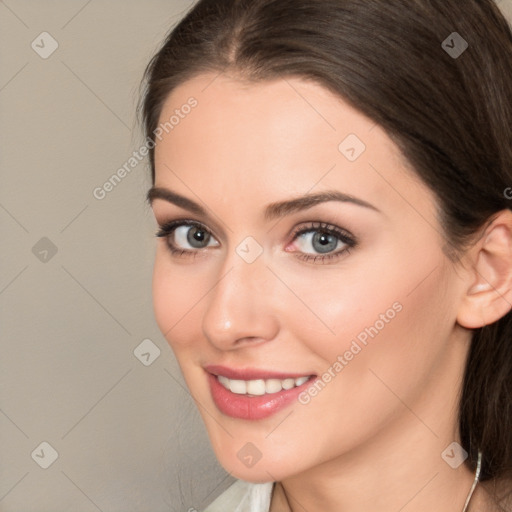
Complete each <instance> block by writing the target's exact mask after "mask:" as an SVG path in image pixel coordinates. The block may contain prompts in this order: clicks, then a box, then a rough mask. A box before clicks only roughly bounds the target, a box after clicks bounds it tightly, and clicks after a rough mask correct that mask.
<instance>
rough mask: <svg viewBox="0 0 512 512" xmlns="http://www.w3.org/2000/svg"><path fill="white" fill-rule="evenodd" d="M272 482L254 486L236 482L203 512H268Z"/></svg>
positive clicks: (242, 481) (248, 483) (239, 481)
mask: <svg viewBox="0 0 512 512" xmlns="http://www.w3.org/2000/svg"><path fill="white" fill-rule="evenodd" d="M273 487H274V482H267V483H263V484H254V483H250V482H245V481H244V480H237V481H236V482H235V483H234V484H233V485H232V486H231V487H229V488H228V489H227V490H226V491H224V492H223V493H222V494H221V495H220V496H219V497H218V498H217V499H216V500H215V501H214V502H213V503H211V504H210V505H208V507H207V508H206V509H205V510H204V512H268V511H269V509H270V498H271V496H272V488H273Z"/></svg>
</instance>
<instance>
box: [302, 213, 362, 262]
mask: <svg viewBox="0 0 512 512" xmlns="http://www.w3.org/2000/svg"><path fill="white" fill-rule="evenodd" d="M294 240H297V242H296V245H297V246H298V248H299V252H298V254H297V257H298V258H300V259H302V260H305V261H311V260H313V261H321V262H325V261H327V260H329V259H332V258H337V257H339V256H341V255H342V254H344V253H345V252H348V251H349V250H350V249H352V248H353V247H355V246H356V240H355V239H354V237H353V236H352V235H351V234H350V233H348V232H347V231H345V230H342V229H340V228H338V227H336V226H331V225H329V224H325V223H323V222H318V223H312V225H311V226H309V227H307V228H303V229H300V230H299V231H297V232H296V233H295V238H294Z"/></svg>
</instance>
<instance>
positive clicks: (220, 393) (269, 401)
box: [207, 366, 314, 420]
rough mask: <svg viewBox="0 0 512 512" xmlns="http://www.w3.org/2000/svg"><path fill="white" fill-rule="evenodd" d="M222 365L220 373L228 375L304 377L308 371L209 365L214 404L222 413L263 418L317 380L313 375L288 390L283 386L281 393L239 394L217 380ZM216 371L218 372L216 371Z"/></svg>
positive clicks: (253, 377)
mask: <svg viewBox="0 0 512 512" xmlns="http://www.w3.org/2000/svg"><path fill="white" fill-rule="evenodd" d="M219 368H222V370H219V372H218V374H220V375H224V376H225V377H227V378H228V379H241V380H256V379H258V378H259V379H272V378H275V379H286V378H296V377H304V376H305V375H297V374H282V373H275V372H266V371H261V370H233V369H228V368H225V367H213V366H209V367H208V372H209V373H207V376H208V383H209V385H210V392H211V394H212V398H213V401H214V403H215V405H216V406H217V408H218V409H219V411H220V412H222V413H223V414H226V415H227V416H230V417H232V418H238V419H243V420H261V419H264V418H267V417H268V416H271V415H272V414H276V413H277V412H278V411H281V410H282V409H284V408H285V407H287V406H288V405H290V404H291V403H292V402H294V401H295V400H296V399H297V397H298V396H299V395H300V393H301V392H302V391H304V389H305V388H306V387H308V386H310V385H311V383H312V382H313V381H314V378H313V379H310V380H308V381H306V382H305V383H304V384H302V385H300V386H296V387H294V388H292V389H288V390H284V389H283V390H282V391H279V392H278V393H269V394H265V395H261V396H249V395H239V394H237V393H233V392H231V391H229V390H228V389H226V388H225V387H224V386H223V385H222V384H221V383H220V382H219V381H218V379H217V375H218V374H217V373H216V372H217V369H219ZM214 371H215V373H213V372H214ZM263 375H264V376H263ZM242 376H243V377H242Z"/></svg>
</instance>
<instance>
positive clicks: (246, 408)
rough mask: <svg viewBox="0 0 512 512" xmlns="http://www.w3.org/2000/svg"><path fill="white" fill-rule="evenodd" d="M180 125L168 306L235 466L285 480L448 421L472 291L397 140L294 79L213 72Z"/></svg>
mask: <svg viewBox="0 0 512 512" xmlns="http://www.w3.org/2000/svg"><path fill="white" fill-rule="evenodd" d="M191 97H193V98H194V99H193V100H191V99H190V98H191ZM186 105H189V107H187V106H186ZM190 105H193V106H192V107H190ZM172 116H174V117H172ZM171 118H172V121H170V122H169V123H168V124H167V126H166V128H165V129H160V131H159V132H158V133H159V139H161V140H157V146H156V152H155V158H156V180H155V186H156V187H157V188H158V189H164V190H167V191H172V194H173V195H171V194H170V193H169V194H167V197H165V194H163V193H162V190H160V192H155V193H153V194H152V196H151V197H152V206H153V211H154V214H155V218H156V220H157V222H158V223H159V225H160V226H164V225H166V224H168V223H170V222H172V223H174V224H173V225H168V226H167V228H168V229H167V236H166V237H164V236H162V237H160V238H158V242H157V244H158V245H157V251H156V261H155V266H154V278H153V298H154V309H155V314H156V320H157V322H158V325H159V327H160V329H161V331H162V333H163V334H164V335H165V337H166V339H167V340H168V342H169V343H170V345H171V347H172V349H173V350H174V352H175V354H176V357H177V359H178V362H179V364H180V367H181V369H182V372H183V375H184V377H185V380H186V383H187V385H188V387H189V389H190V393H191V395H192V397H193V398H194V400H195V402H196V403H197V406H198V408H199V411H200V413H201V415H202V417H203V419H204V422H205V424H206V427H207V430H208V433H209V436H210V439H211V442H212V445H213V448H214V450H215V452H216V455H217V457H218V458H219V460H220V462H221V463H222V465H223V466H224V467H225V468H226V469H227V470H228V471H230V472H231V473H232V474H233V475H234V476H236V477H238V478H242V479H245V480H248V481H270V480H282V479H284V478H285V477H286V476H289V475H293V474H296V473H299V472H301V471H305V470H307V469H309V468H312V467H315V466H317V465H319V464H321V463H323V462H327V461H329V460H332V459H335V458H337V457H340V456H343V455H345V454H348V453H349V452H352V453H356V452H357V451H358V450H359V451H360V452H361V450H364V449H365V447H366V448H368V447H369V446H370V445H371V446H372V447H373V449H377V450H378V449H379V446H381V445H382V446H383V443H388V444H389V443H390V442H393V441H392V439H394V437H396V439H397V440H398V439H400V437H399V436H400V435H403V434H404V432H409V433H411V432H414V437H415V439H416V440H417V441H421V439H422V438H423V437H424V438H425V439H427V438H428V439H431V438H432V433H433V432H436V431H438V432H439V431H441V429H444V428H445V427H446V425H445V423H443V422H444V421H445V420H446V418H443V417H440V415H439V411H440V410H441V409H442V410H446V404H447V403H451V402H450V400H451V398H452V394H451V391H447V389H448V390H454V391H453V393H455V392H456V390H457V384H458V382H459V379H460V373H461V371H462V368H463V360H462V359H463V358H462V357H459V355H463V350H465V348H463V347H465V346H466V345H465V344H464V343H462V342H461V340H462V339H464V336H465V333H464V332H462V330H461V329H460V328H458V327H457V326H456V316H457V307H458V303H459V301H460V296H461V290H462V286H463V284H462V281H461V280H460V278H458V277H457V273H456V272H455V269H454V268H453V266H452V264H451V263H450V262H449V260H448V259H447V257H446V255H445V253H444V252H443V250H442V247H443V244H444V239H443V237H442V235H441V228H440V226H439V222H438V220H437V217H436V203H435V199H434V196H433V194H432V193H431V192H430V191H429V189H428V188H427V187H426V186H425V185H423V184H422V183H421V182H420V181H419V180H418V179H417V178H416V177H415V175H414V174H413V173H412V172H411V171H410V170H409V169H408V168H407V167H406V164H405V162H404V161H403V160H402V158H401V156H400V154H399V152H398V149H397V147H396V146H395V145H394V144H393V143H392V141H391V140H390V138H388V136H387V135H386V134H385V132H383V131H382V129H380V128H379V127H378V126H376V125H375V123H373V122H372V121H371V120H369V119H368V118H366V117H364V116H363V115H362V114H361V113H359V112H358V111H356V110H355V109H353V108H352V107H350V106H349V105H348V104H347V103H345V102H344V101H342V100H341V99H339V98H338V97H337V96H335V95H333V94H331V93H330V92H328V91H327V90H326V89H325V88H323V87H321V86H320V85H318V84H315V83H313V82H306V81H304V80H301V79H298V78H288V79H286V80H277V81H274V82H265V83H256V84H247V83H242V82H239V81H237V80H235V79H230V78H228V77H227V76H225V75H220V76H216V75H214V74H208V75H203V76H200V77H197V78H194V79H193V80H190V81H188V82H186V83H184V84H182V85H181V86H180V87H179V88H177V89H175V90H174V91H173V93H172V94H171V95H170V97H169V98H168V99H167V101H166V103H165V105H164V108H163V111H162V114H161V118H160V122H161V123H162V124H163V123H165V122H166V121H169V120H170V119H171ZM178 196H179V197H180V198H183V199H179V198H178ZM177 198H178V199H177ZM178 221H179V222H178ZM171 248H172V249H174V250H175V251H176V252H174V253H173V252H172V251H171ZM455 338H457V340H458V342H455V341H454V339H455ZM301 377H302V378H301ZM306 378H309V380H307V381H306V382H304V381H305V380H306ZM296 379H298V380H296ZM226 388H229V390H228V389H226ZM452 405H453V404H452ZM453 410H454V411H455V406H454V405H453ZM406 437H407V436H406ZM406 437H404V439H405V438H406ZM452 440H453V439H452ZM397 442H398V441H397ZM442 442H444V440H442V441H441V443H442ZM379 443H380V444H379Z"/></svg>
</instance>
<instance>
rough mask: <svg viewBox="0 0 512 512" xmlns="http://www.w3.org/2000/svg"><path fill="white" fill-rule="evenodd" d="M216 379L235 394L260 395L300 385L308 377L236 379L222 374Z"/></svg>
mask: <svg viewBox="0 0 512 512" xmlns="http://www.w3.org/2000/svg"><path fill="white" fill-rule="evenodd" d="M217 379H218V381H219V382H220V383H221V384H222V385H223V386H224V387H225V388H226V389H227V390H229V391H231V392H232V393H236V394H237V395H249V396H262V395H265V394H274V393H279V392H280V391H283V390H289V389H292V388H294V387H297V386H302V384H304V383H305V382H307V381H308V380H309V379H310V377H298V378H296V379H293V378H287V379H256V380H238V379H228V378H227V377H224V376H223V375H218V376H217Z"/></svg>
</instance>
